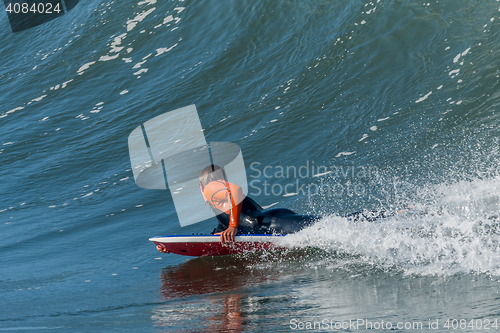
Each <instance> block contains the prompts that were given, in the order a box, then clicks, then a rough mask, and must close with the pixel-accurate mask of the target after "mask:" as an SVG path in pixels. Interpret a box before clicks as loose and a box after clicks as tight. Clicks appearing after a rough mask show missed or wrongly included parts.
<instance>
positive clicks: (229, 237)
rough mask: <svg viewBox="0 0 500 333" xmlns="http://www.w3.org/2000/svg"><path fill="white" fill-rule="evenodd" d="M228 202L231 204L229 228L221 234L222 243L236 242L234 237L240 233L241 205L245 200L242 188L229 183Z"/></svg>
mask: <svg viewBox="0 0 500 333" xmlns="http://www.w3.org/2000/svg"><path fill="white" fill-rule="evenodd" d="M228 184H229V191H228V192H227V194H226V195H227V201H228V203H229V204H230V212H229V228H227V229H226V230H224V231H223V232H221V233H220V241H221V242H222V243H227V242H234V237H235V236H236V234H237V233H238V225H239V223H240V215H241V205H242V202H243V199H244V195H243V190H242V189H241V187H240V186H238V185H235V184H232V183H228Z"/></svg>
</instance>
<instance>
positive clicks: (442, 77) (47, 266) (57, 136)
mask: <svg viewBox="0 0 500 333" xmlns="http://www.w3.org/2000/svg"><path fill="white" fill-rule="evenodd" d="M499 22H500V2H499V1H493V0H490V1H472V0H470V1H465V0H464V1H462V0H439V1H433V2H422V1H413V0H400V1H396V0H372V1H352V0H351V1H350V0H341V1H246V0H241V1H228V0H221V1H190V0H185V1H182V0H174V1H157V0H142V1H140V0H138V1H120V2H118V1H104V2H103V1H95V0H89V1H80V2H79V4H78V5H77V6H76V7H75V8H74V9H72V10H71V11H69V12H68V13H67V14H65V15H63V16H61V17H59V18H57V19H55V20H53V21H50V22H48V23H46V24H43V25H40V26H37V27H34V28H32V29H29V30H25V31H22V32H18V33H12V31H11V29H10V26H9V21H8V19H7V14H0V40H1V43H0V59H1V60H2V61H1V63H0V174H1V179H2V180H1V181H0V189H1V191H0V195H1V197H0V198H1V200H0V300H1V301H0V331H29V332H38V331H43V332H52V331H54V332H169V331H177V332H271V331H272V332H274V331H279V332H289V331H350V332H352V331H363V330H367V329H373V330H375V331H387V330H389V327H388V326H387V323H388V322H390V323H391V325H393V327H392V328H393V329H394V330H396V331H410V330H420V331H423V330H426V331H428V330H432V331H439V332H444V331H450V330H455V331H457V330H459V331H461V332H477V331H482V330H485V329H486V327H488V328H489V330H498V325H500V323H498V321H500V318H499V317H500V310H499V306H498V305H499V299H500V295H499V290H500V236H499V235H500V221H499V214H500V172H499V171H500V170H499V161H500V152H499V139H498V138H499V114H500V113H499V111H498V106H499V104H500V90H499V88H500V60H499V59H500V57H499V55H500V43H499V36H500V35H499V32H500V26H499ZM191 104H195V105H196V107H197V110H198V114H199V117H200V121H201V124H202V127H203V129H204V134H205V137H206V140H207V141H208V142H216V141H226V142H232V143H235V144H237V145H238V146H239V147H240V148H241V150H242V154H243V158H244V160H245V166H246V170H247V177H248V180H249V195H250V196H251V197H253V198H254V199H255V200H256V201H257V202H259V203H260V204H262V205H263V206H272V207H285V208H290V209H293V210H295V211H297V212H299V213H304V214H305V213H309V214H316V215H321V216H324V218H323V219H321V221H319V222H318V223H317V224H316V225H314V226H312V227H310V228H308V229H306V230H303V231H301V232H299V233H297V234H294V235H289V236H286V237H284V239H283V242H282V245H283V246H284V247H286V248H287V249H288V250H286V251H281V252H279V253H261V254H252V255H247V256H227V257H217V258H187V257H182V256H177V255H173V254H170V255H164V254H161V253H159V252H157V251H156V249H155V247H154V245H153V244H152V243H151V242H149V241H148V238H149V237H152V236H156V235H167V234H190V233H206V232H209V231H211V230H212V229H213V228H214V226H215V224H216V222H215V219H211V220H209V221H206V222H203V223H198V224H194V225H190V226H188V227H183V228H181V227H180V224H179V221H178V218H177V214H176V212H175V207H174V204H173V201H172V198H171V194H170V192H169V191H160V190H147V189H143V188H140V187H138V186H137V185H136V184H135V182H134V177H133V174H132V171H131V164H130V158H129V150H128V143H127V139H128V135H129V134H130V133H131V131H132V130H134V129H135V128H136V127H138V126H140V125H141V124H143V123H144V122H146V121H148V120H150V119H152V118H154V117H156V116H159V115H161V114H163V113H165V112H168V111H171V110H175V109H177V108H180V107H184V106H187V105H191ZM179 130H182V129H179ZM406 207H414V208H413V209H411V210H410V211H409V212H406V213H403V214H399V215H397V216H394V217H392V218H388V219H386V220H383V221H380V222H377V223H368V222H366V223H365V222H360V223H352V222H349V221H347V220H346V219H344V218H342V217H341V216H342V215H344V214H346V213H349V212H352V211H358V210H362V209H375V210H378V209H385V210H390V211H397V210H400V209H404V208H406ZM358 320H360V321H358ZM447 320H448V321H447ZM353 321H354V322H356V323H359V324H360V325H358V326H352V322H353ZM361 321H362V322H361ZM382 321H383V322H384V325H382V323H381V322H382ZM368 322H370V323H371V326H370V325H368ZM398 323H401V324H402V326H401V327H397V324H398ZM415 323H416V324H415ZM418 323H421V325H422V326H418V325H419V324H418ZM431 323H432V325H431ZM447 323H448V327H446V325H447ZM464 323H465V324H464ZM347 324H349V325H348V326H347V327H345V326H342V325H347ZM361 324H363V325H361ZM496 324H498V325H496ZM315 325H316V326H315ZM335 325H337V326H335ZM377 325H378V326H377ZM405 325H406V326H405ZM408 325H409V326H408ZM415 325H416V326H415ZM480 325H481V326H480ZM495 325H496V327H495Z"/></svg>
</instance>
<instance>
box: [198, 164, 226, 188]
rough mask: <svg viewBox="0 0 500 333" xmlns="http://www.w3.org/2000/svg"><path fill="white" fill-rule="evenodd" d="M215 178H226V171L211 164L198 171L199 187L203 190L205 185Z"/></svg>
mask: <svg viewBox="0 0 500 333" xmlns="http://www.w3.org/2000/svg"><path fill="white" fill-rule="evenodd" d="M216 180H226V173H225V172H224V169H222V168H221V167H220V166H218V165H215V164H211V165H209V166H207V167H206V168H205V169H203V170H202V171H201V173H200V189H201V191H202V192H203V190H204V189H205V186H207V185H208V184H210V183H211V182H213V181H216Z"/></svg>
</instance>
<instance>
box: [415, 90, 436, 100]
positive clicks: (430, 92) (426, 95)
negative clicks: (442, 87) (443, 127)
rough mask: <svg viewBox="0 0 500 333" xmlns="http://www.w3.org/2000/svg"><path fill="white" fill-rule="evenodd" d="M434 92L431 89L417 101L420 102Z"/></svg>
mask: <svg viewBox="0 0 500 333" xmlns="http://www.w3.org/2000/svg"><path fill="white" fill-rule="evenodd" d="M431 94H432V91H429V92H428V93H427V94H425V95H424V96H423V97H420V98H419V99H417V100H416V101H415V103H420V102H423V101H425V100H426V99H427V97H429V96H430V95H431Z"/></svg>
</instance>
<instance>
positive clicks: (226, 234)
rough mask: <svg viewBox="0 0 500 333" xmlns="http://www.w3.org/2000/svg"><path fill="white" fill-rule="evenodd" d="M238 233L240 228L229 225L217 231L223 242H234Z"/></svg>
mask: <svg viewBox="0 0 500 333" xmlns="http://www.w3.org/2000/svg"><path fill="white" fill-rule="evenodd" d="M237 233H238V228H235V227H229V228H227V229H226V230H224V231H223V232H218V233H216V235H220V242H221V243H229V242H234V236H236V234H237Z"/></svg>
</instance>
